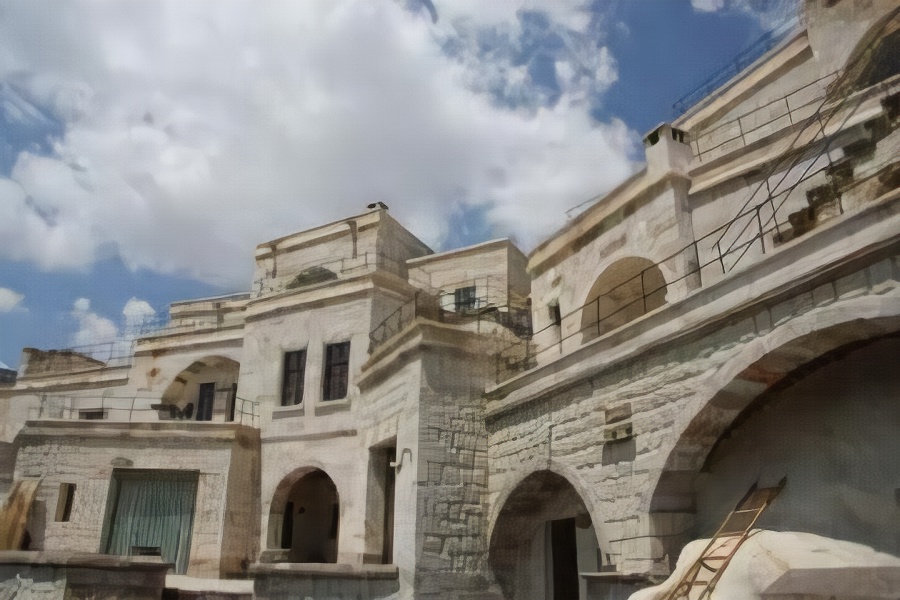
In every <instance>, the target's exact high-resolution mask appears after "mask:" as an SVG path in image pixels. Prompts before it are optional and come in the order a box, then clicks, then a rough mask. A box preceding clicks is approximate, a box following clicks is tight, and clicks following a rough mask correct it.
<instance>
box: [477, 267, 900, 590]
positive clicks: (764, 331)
mask: <svg viewBox="0 0 900 600" xmlns="http://www.w3.org/2000/svg"><path fill="white" fill-rule="evenodd" d="M898 280H900V262H898V260H897V259H896V258H893V259H882V260H880V261H879V262H877V263H875V264H873V265H871V266H870V267H868V268H865V269H862V270H859V271H856V272H854V273H852V274H846V275H844V276H842V277H840V278H837V279H835V280H833V281H831V282H828V283H825V284H823V285H820V286H819V287H816V288H815V289H811V290H808V291H799V290H798V291H797V292H795V294H794V295H793V296H782V297H781V298H780V299H779V300H777V301H773V302H772V303H771V304H765V303H763V304H761V305H759V306H757V307H756V308H755V312H747V313H744V314H740V315H738V314H735V315H734V316H733V318H732V319H730V320H729V321H728V322H727V323H726V324H725V325H724V326H716V327H708V328H706V330H705V331H703V332H702V333H698V334H696V335H694V336H688V337H686V338H682V339H681V340H680V341H679V342H678V343H667V344H665V345H660V346H658V347H657V348H655V349H653V350H650V351H647V352H643V353H641V354H638V355H635V356H632V357H630V358H629V359H628V360H626V361H621V360H620V361H616V363H613V364H606V365H604V362H603V360H602V355H598V356H597V357H596V358H597V360H596V363H595V364H596V365H597V366H596V370H595V373H594V374H593V375H591V376H589V377H583V378H578V379H573V380H570V381H569V382H568V383H567V384H566V385H565V386H564V387H557V389H556V391H554V392H552V393H549V394H546V395H543V396H539V397H536V398H534V399H533V400H532V401H531V402H529V403H527V404H523V405H519V406H518V407H516V408H515V409H511V410H507V411H503V412H501V413H498V414H494V415H492V416H491V417H490V418H489V420H488V431H489V433H490V435H489V446H488V447H489V464H490V476H489V482H490V499H491V514H490V523H491V526H493V524H494V522H495V520H496V518H497V515H498V512H499V510H500V509H501V508H502V507H503V505H504V502H505V499H506V498H507V497H508V496H509V494H510V493H511V492H512V491H513V490H514V489H515V488H516V487H517V485H518V484H519V482H521V481H522V480H523V479H524V478H525V477H526V476H528V475H529V474H530V473H532V472H535V471H539V470H543V469H550V470H551V471H554V472H556V473H558V474H560V475H562V476H563V477H565V478H566V479H567V480H568V481H569V482H570V483H571V484H572V485H573V486H574V487H575V489H576V490H577V491H578V492H579V494H580V495H581V498H582V499H583V501H584V503H585V506H586V507H587V509H588V511H589V512H590V515H591V519H592V522H593V523H594V526H595V528H596V530H597V536H598V542H599V545H600V549H601V552H602V553H603V554H604V555H606V556H608V560H609V562H610V563H612V564H615V565H617V567H618V569H619V570H621V571H625V572H640V573H666V572H668V569H669V568H670V566H671V562H672V561H674V559H675V558H676V557H677V555H678V550H679V549H680V547H681V545H682V544H683V543H684V542H685V541H687V537H686V532H688V531H690V528H691V527H692V526H693V524H694V513H693V511H694V505H693V502H694V498H693V497H692V495H691V492H690V490H692V489H693V488H692V485H693V483H692V481H693V479H692V478H694V477H696V473H697V470H699V468H700V467H701V466H702V463H703V459H704V458H705V456H706V454H708V452H709V450H710V449H711V447H712V444H713V443H715V441H716V440H717V439H718V438H719V437H720V436H721V435H722V433H723V432H724V431H725V429H726V428H727V426H728V425H729V424H730V423H731V421H733V419H734V418H736V417H737V415H738V414H739V413H740V411H741V409H742V408H743V407H744V406H746V404H747V403H749V402H750V400H751V399H752V397H754V396H755V395H757V394H758V393H759V392H761V391H762V390H764V389H765V388H766V387H767V385H768V384H767V385H763V386H762V387H759V385H758V383H757V385H755V386H754V385H752V382H742V380H736V381H737V384H736V385H735V387H743V388H744V389H746V390H747V394H748V396H749V397H745V398H743V399H742V400H741V401H739V402H735V397H736V396H735V394H733V393H732V394H727V395H719V396H718V397H717V396H716V393H717V392H718V391H719V390H722V389H724V388H726V387H727V386H728V385H729V382H730V381H731V380H732V379H733V378H734V375H733V374H732V375H731V376H730V378H728V377H726V375H727V374H728V373H731V372H733V371H734V370H735V369H736V370H737V371H738V372H739V371H740V370H741V369H743V367H741V368H740V369H738V367H736V366H734V365H735V364H737V363H740V364H743V363H741V357H742V356H745V355H746V353H747V352H752V351H753V350H754V349H757V348H758V349H760V350H761V352H762V353H763V354H765V353H766V350H765V349H766V348H768V349H772V348H775V347H777V346H778V345H779V342H777V340H779V338H780V337H781V336H787V337H788V338H794V337H800V336H802V335H805V334H807V333H810V332H815V331H816V330H817V329H818V328H826V327H827V325H828V324H829V323H835V322H840V321H844V322H853V321H854V320H855V319H861V320H860V321H859V323H860V324H859V325H857V326H854V327H851V328H850V329H851V333H848V332H847V331H844V333H843V334H842V335H837V336H836V337H834V336H835V334H833V333H832V334H829V333H827V332H826V333H824V334H823V335H824V336H825V337H828V336H829V335H831V336H832V338H831V344H832V346H831V347H834V345H838V346H839V345H842V344H845V343H849V342H852V341H856V340H859V339H866V338H873V337H877V336H880V335H884V334H885V333H887V332H889V331H890V327H892V326H891V325H886V324H879V321H878V320H877V318H875V317H876V316H878V317H880V316H886V315H894V316H897V315H900V302H898V300H900V288H898V286H897V281H898ZM817 322H818V325H817ZM810 328H811V329H810ZM826 345H827V344H826ZM815 348H816V346H814V347H813V348H812V349H811V351H808V352H807V353H802V352H801V353H798V351H797V350H795V351H794V353H795V356H794V359H793V360H794V363H793V364H795V365H796V366H799V365H800V364H802V363H803V362H806V361H808V360H811V359H813V358H815V356H816V349H815ZM783 359H784V357H781V356H779V357H777V359H776V362H780V364H782V365H783V368H788V367H787V366H784V365H790V364H791V362H790V361H788V360H783ZM751 362H752V361H751ZM744 366H746V365H744ZM717 374H718V376H717V377H716V376H715V375H717ZM723 378H724V380H723ZM769 383H771V382H769ZM711 388H715V389H711ZM712 398H716V400H715V402H717V403H718V404H719V405H721V406H723V407H724V408H726V409H727V410H726V411H725V412H724V413H722V415H723V416H722V420H721V422H719V421H717V420H716V419H712V421H711V422H710V423H707V425H706V426H705V428H704V423H706V421H704V419H705V418H706V417H705V416H704V415H705V414H707V413H704V412H703V411H704V407H707V406H708V403H709V402H710V401H711V399H712ZM729 401H731V402H732V403H734V404H733V405H732V406H730V407H729V406H728V402H729ZM625 424H628V426H630V428H631V431H630V432H629V433H625V434H624V435H623V436H621V437H620V438H619V439H618V440H616V441H606V442H604V435H605V433H606V432H608V431H612V430H619V431H625V430H624V429H623V426H624V425H625ZM695 430H697V432H695ZM700 431H702V433H698V432H700ZM685 480H690V481H691V483H688V484H686V483H684V482H685ZM736 500H737V499H735V501H736Z"/></svg>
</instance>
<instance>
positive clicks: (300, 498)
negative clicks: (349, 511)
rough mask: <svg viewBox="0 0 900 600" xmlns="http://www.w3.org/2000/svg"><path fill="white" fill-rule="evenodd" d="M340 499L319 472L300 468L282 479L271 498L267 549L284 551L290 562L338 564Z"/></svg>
mask: <svg viewBox="0 0 900 600" xmlns="http://www.w3.org/2000/svg"><path fill="white" fill-rule="evenodd" d="M339 527H340V499H339V496H338V492H337V487H336V486H335V484H334V481H332V480H331V477H329V476H328V474H327V473H325V472H324V471H322V470H321V469H316V468H301V469H297V470H295V471H294V472H293V473H291V474H290V475H288V476H287V477H285V478H284V479H283V480H282V481H281V483H279V484H278V488H277V489H276V490H275V494H274V496H273V497H272V505H271V510H270V512H269V535H268V547H269V548H281V549H283V550H287V559H288V561H289V562H298V563H334V562H337V550H338V530H339Z"/></svg>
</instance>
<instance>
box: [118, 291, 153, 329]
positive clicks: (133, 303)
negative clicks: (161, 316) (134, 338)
mask: <svg viewBox="0 0 900 600" xmlns="http://www.w3.org/2000/svg"><path fill="white" fill-rule="evenodd" d="M122 314H123V315H124V316H125V331H126V332H127V334H128V335H134V334H136V333H139V332H140V330H141V327H142V326H143V325H144V324H145V323H147V322H148V321H151V320H152V319H153V317H155V316H156V311H155V310H153V307H152V306H150V303H149V302H147V301H146V300H138V299H137V298H134V297H132V298H131V299H130V300H129V301H128V302H126V303H125V308H123V309H122Z"/></svg>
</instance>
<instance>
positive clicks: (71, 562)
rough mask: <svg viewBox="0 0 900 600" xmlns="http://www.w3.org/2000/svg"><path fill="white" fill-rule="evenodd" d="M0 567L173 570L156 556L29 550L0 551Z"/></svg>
mask: <svg viewBox="0 0 900 600" xmlns="http://www.w3.org/2000/svg"><path fill="white" fill-rule="evenodd" d="M0 565H30V566H41V567H43V566H47V567H70V568H71V567H77V568H84V569H113V570H128V571H163V572H165V571H167V570H169V569H170V568H172V567H174V566H175V565H173V564H172V563H166V562H163V560H162V558H160V557H158V556H115V555H111V554H93V553H89V552H66V551H30V550H3V551H0Z"/></svg>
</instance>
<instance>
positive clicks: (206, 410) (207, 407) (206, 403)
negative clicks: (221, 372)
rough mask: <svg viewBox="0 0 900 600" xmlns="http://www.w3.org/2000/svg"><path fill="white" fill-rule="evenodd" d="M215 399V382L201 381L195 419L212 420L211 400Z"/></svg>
mask: <svg viewBox="0 0 900 600" xmlns="http://www.w3.org/2000/svg"><path fill="white" fill-rule="evenodd" d="M215 399H216V383H215V382H212V383H201V384H200V395H199V396H197V420H198V421H212V413H213V402H214V401H215Z"/></svg>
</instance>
